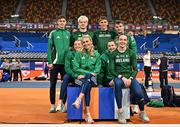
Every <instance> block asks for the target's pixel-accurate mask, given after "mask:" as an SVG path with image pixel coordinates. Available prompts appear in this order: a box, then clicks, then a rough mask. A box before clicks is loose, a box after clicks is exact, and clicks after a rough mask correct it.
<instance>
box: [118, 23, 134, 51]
mask: <svg viewBox="0 0 180 127" xmlns="http://www.w3.org/2000/svg"><path fill="white" fill-rule="evenodd" d="M114 29H115V30H116V32H117V36H116V38H115V41H116V42H118V38H119V36H120V35H123V34H125V35H127V36H128V43H129V44H128V47H129V48H130V49H131V50H133V51H134V52H135V53H136V54H137V46H136V40H135V39H134V36H130V35H128V34H127V33H126V32H125V28H124V22H123V21H120V20H117V21H115V25H114Z"/></svg>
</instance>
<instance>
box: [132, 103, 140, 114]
mask: <svg viewBox="0 0 180 127" xmlns="http://www.w3.org/2000/svg"><path fill="white" fill-rule="evenodd" d="M133 112H134V113H136V114H138V112H139V106H138V105H134V106H133Z"/></svg>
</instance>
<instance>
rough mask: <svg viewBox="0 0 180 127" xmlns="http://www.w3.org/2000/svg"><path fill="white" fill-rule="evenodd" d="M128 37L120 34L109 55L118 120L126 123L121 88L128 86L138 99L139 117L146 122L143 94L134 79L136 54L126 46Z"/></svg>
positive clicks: (147, 119)
mask: <svg viewBox="0 0 180 127" xmlns="http://www.w3.org/2000/svg"><path fill="white" fill-rule="evenodd" d="M127 44H128V37H127V36H126V35H120V36H119V40H118V47H117V49H116V50H115V51H114V52H112V54H111V55H110V63H109V68H110V73H111V74H113V76H114V77H115V78H114V80H113V82H114V86H113V87H114V93H115V98H116V102H117V107H118V112H117V113H118V121H119V122H120V123H126V119H125V118H124V116H123V110H122V89H123V88H130V91H131V92H132V93H133V94H134V96H135V98H136V99H137V101H138V105H139V109H140V111H141V112H140V114H139V117H140V119H141V120H142V121H143V122H148V121H149V118H148V116H147V114H146V113H145V111H144V105H145V100H144V94H143V91H142V88H141V85H140V84H139V83H138V81H137V80H136V74H137V72H138V70H137V61H136V54H135V53H134V52H133V51H132V50H131V49H129V48H128V47H127Z"/></svg>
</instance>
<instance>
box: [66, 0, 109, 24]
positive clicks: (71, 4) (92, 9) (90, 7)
mask: <svg viewBox="0 0 180 127" xmlns="http://www.w3.org/2000/svg"><path fill="white" fill-rule="evenodd" d="M104 4H105V3H104V0H91V1H89V0H83V1H81V0H68V6H67V19H68V20H70V19H71V20H74V22H75V23H77V18H78V16H80V15H83V14H85V15H86V16H87V17H88V18H89V23H90V24H93V23H98V19H99V17H100V16H102V15H103V16H104V15H106V12H105V5H104Z"/></svg>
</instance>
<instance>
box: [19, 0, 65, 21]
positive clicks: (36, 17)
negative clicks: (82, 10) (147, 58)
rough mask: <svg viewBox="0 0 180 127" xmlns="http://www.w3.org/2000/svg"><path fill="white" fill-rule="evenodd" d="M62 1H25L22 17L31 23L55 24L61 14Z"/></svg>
mask: <svg viewBox="0 0 180 127" xmlns="http://www.w3.org/2000/svg"><path fill="white" fill-rule="evenodd" d="M61 7H62V0H52V1H49V0H25V1H24V4H23V6H22V9H21V12H22V13H21V14H20V15H21V17H22V18H23V19H25V21H26V22H30V23H49V22H53V19H56V18H57V16H59V15H60V14H61Z"/></svg>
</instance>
